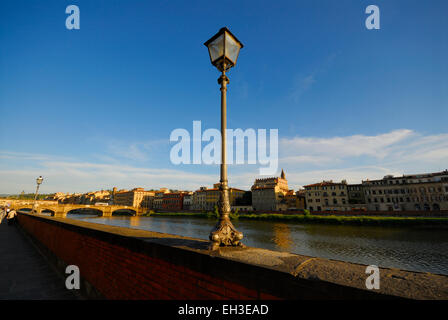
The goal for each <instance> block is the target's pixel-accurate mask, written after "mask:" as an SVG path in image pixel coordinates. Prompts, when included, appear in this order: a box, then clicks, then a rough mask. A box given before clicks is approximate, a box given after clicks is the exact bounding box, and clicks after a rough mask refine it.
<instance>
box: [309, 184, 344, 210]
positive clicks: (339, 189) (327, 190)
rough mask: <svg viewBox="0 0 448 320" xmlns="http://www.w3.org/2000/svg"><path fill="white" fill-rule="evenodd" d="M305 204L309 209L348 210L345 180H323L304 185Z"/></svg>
mask: <svg viewBox="0 0 448 320" xmlns="http://www.w3.org/2000/svg"><path fill="white" fill-rule="evenodd" d="M304 187H305V190H306V192H305V197H306V206H307V209H308V210H310V211H349V210H351V206H350V205H349V202H348V189H347V182H346V181H345V180H342V181H341V182H333V181H332V180H330V181H323V182H320V183H315V184H310V185H306V186H304Z"/></svg>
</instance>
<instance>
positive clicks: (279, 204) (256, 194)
mask: <svg viewBox="0 0 448 320" xmlns="http://www.w3.org/2000/svg"><path fill="white" fill-rule="evenodd" d="M251 191H252V207H253V209H254V210H255V211H281V210H287V208H288V204H287V200H286V195H287V194H288V192H290V190H289V188H288V180H286V176H285V172H284V171H283V169H282V173H281V175H280V177H274V178H265V179H256V180H255V182H254V184H253V185H252V188H251Z"/></svg>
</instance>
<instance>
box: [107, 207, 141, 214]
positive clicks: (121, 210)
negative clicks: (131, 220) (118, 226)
mask: <svg viewBox="0 0 448 320" xmlns="http://www.w3.org/2000/svg"><path fill="white" fill-rule="evenodd" d="M136 215H137V211H136V210H134V209H130V208H119V209H113V210H112V216H136Z"/></svg>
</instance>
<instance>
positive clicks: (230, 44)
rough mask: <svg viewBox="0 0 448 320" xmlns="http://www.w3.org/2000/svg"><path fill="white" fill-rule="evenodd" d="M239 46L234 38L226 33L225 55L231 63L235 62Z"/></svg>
mask: <svg viewBox="0 0 448 320" xmlns="http://www.w3.org/2000/svg"><path fill="white" fill-rule="evenodd" d="M240 49H241V46H240V44H239V43H238V42H236V41H235V39H234V38H233V37H232V36H231V35H229V34H227V33H226V57H227V58H228V59H230V60H231V61H232V62H233V64H235V63H236V59H237V58H238V54H239V52H240Z"/></svg>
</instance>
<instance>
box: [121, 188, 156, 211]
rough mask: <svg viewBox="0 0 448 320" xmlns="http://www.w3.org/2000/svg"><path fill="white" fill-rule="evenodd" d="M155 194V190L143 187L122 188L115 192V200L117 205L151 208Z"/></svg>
mask: <svg viewBox="0 0 448 320" xmlns="http://www.w3.org/2000/svg"><path fill="white" fill-rule="evenodd" d="M154 195H155V192H154V191H145V189H143V188H134V189H132V190H120V191H115V192H114V195H113V197H114V198H113V201H114V204H115V205H121V206H131V207H136V208H138V207H140V208H146V209H150V208H151V205H152V200H153V198H154Z"/></svg>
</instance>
